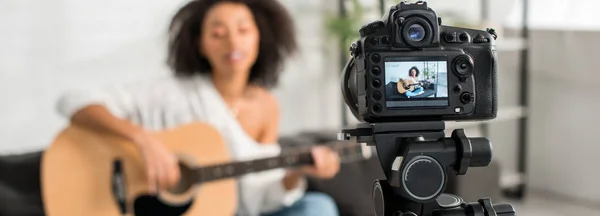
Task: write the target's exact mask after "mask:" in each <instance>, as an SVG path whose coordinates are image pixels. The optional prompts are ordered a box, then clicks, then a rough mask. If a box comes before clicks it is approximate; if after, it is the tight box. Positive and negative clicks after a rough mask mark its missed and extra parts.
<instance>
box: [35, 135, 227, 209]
mask: <svg viewBox="0 0 600 216" xmlns="http://www.w3.org/2000/svg"><path fill="white" fill-rule="evenodd" d="M156 136H157V137H158V138H159V139H160V140H161V141H162V143H163V144H164V145H166V146H167V147H168V148H169V149H170V150H171V151H172V152H173V153H175V154H177V155H178V156H179V157H180V159H181V160H180V161H182V162H184V163H185V164H187V165H188V166H194V165H197V166H205V165H212V164H218V163H225V162H230V157H229V151H228V149H227V146H226V144H225V142H224V140H223V139H222V138H221V136H220V134H219V133H218V131H216V130H215V129H214V128H213V127H211V126H209V125H206V124H201V123H194V124H189V125H185V126H182V127H178V128H175V129H172V130H168V131H163V132H157V133H156ZM116 159H120V160H121V164H122V169H123V174H124V184H123V185H124V186H125V187H126V193H125V198H126V207H127V214H126V215H130V216H133V215H136V216H139V214H135V211H134V203H135V202H136V199H138V198H139V197H140V196H143V195H146V194H148V183H147V182H146V172H145V166H144V164H143V161H142V160H141V157H140V154H139V153H138V150H137V148H136V147H135V146H134V144H133V143H128V142H126V141H124V140H122V139H119V138H117V137H114V136H110V135H108V134H103V133H98V132H96V131H91V130H89V129H86V128H84V127H80V126H77V125H71V126H69V127H67V128H66V129H65V130H63V131H62V132H61V133H60V134H59V135H58V136H57V137H56V139H55V140H54V142H53V143H52V145H51V146H50V147H49V148H48V149H47V150H46V151H45V153H44V155H43V158H42V164H41V186H42V198H43V203H44V207H45V212H46V215H48V216H82V215H86V216H119V215H122V214H121V212H120V208H119V205H118V203H117V201H116V199H115V195H114V193H113V184H112V180H111V179H112V176H113V162H114V161H115V160H116ZM182 175H183V174H182ZM236 193H237V185H236V182H235V179H232V178H230V179H224V180H218V181H214V182H208V183H204V184H201V185H198V186H196V187H195V188H194V190H187V191H186V192H185V193H184V194H181V193H180V194H178V195H181V196H179V197H178V195H173V194H170V195H169V193H166V192H161V194H165V196H164V198H165V199H163V200H169V201H173V202H169V204H173V203H177V205H178V206H179V207H181V206H184V207H185V208H186V209H184V213H183V214H181V215H187V216H204V215H219V216H220V215H234V214H235V209H236V206H237V194H236ZM192 197H193V198H192ZM188 201H191V203H189V202H188ZM186 203H187V204H186ZM142 207H143V208H154V207H156V206H155V205H149V206H143V205H142ZM175 207H177V206H175ZM155 213H156V212H155Z"/></svg>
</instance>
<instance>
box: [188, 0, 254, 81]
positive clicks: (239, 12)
mask: <svg viewBox="0 0 600 216" xmlns="http://www.w3.org/2000/svg"><path fill="white" fill-rule="evenodd" d="M199 39H200V40H201V42H200V43H199V44H201V47H202V48H201V50H200V52H201V53H202V54H203V55H204V56H205V57H206V58H207V59H208V61H209V63H210V65H211V66H212V68H213V71H212V72H213V73H216V75H218V76H223V75H225V76H232V75H235V74H237V73H249V72H250V69H251V68H252V65H254V62H255V61H256V59H257V57H258V50H259V42H260V40H259V31H258V26H257V25H256V23H255V21H254V16H253V15H252V12H251V11H250V9H249V8H248V7H247V6H246V5H244V4H241V3H231V2H224V3H218V4H216V5H214V6H213V7H212V8H211V9H210V10H209V11H208V12H207V14H206V17H205V19H204V23H203V24H202V35H201V36H200V38H199Z"/></svg>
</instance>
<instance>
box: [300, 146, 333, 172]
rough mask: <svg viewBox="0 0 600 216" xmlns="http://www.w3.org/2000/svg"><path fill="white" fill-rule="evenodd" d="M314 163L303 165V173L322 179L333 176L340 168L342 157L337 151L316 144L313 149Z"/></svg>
mask: <svg viewBox="0 0 600 216" xmlns="http://www.w3.org/2000/svg"><path fill="white" fill-rule="evenodd" d="M311 153H312V156H313V158H314V162H315V163H314V165H313V166H307V167H303V168H302V171H303V173H305V174H307V175H310V176H313V177H316V178H322V179H330V178H333V177H334V176H335V175H336V174H337V173H338V171H339V170H340V157H339V156H338V154H337V152H334V151H332V150H331V149H329V148H327V147H324V146H315V147H313V148H312V149H311Z"/></svg>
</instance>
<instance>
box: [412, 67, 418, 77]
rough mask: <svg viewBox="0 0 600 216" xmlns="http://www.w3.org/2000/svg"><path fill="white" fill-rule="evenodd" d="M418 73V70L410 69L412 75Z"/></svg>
mask: <svg viewBox="0 0 600 216" xmlns="http://www.w3.org/2000/svg"><path fill="white" fill-rule="evenodd" d="M416 75H417V71H416V70H415V69H411V70H410V76H412V77H414V76H416Z"/></svg>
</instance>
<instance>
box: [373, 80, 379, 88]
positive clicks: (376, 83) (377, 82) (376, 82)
mask: <svg viewBox="0 0 600 216" xmlns="http://www.w3.org/2000/svg"><path fill="white" fill-rule="evenodd" d="M371 84H372V85H373V87H375V88H379V87H381V81H379V80H378V79H375V80H373V83H371Z"/></svg>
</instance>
